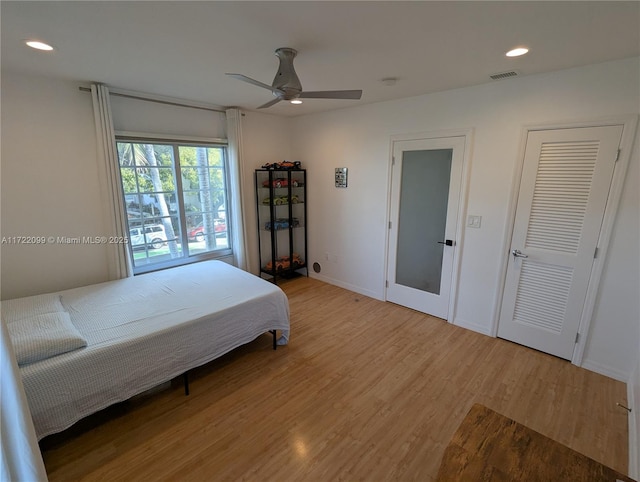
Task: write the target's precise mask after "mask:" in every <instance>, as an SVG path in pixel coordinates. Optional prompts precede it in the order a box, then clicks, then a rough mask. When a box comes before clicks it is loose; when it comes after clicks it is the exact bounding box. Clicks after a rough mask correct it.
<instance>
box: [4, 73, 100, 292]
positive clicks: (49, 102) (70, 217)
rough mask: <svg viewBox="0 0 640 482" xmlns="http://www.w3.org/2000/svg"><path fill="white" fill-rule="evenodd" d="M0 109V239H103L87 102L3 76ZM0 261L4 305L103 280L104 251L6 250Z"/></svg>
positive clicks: (70, 86)
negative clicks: (0, 175)
mask: <svg viewBox="0 0 640 482" xmlns="http://www.w3.org/2000/svg"><path fill="white" fill-rule="evenodd" d="M1 102H2V181H1V182H2V185H1V196H2V226H1V234H2V237H3V238H4V237H12V236H45V237H50V236H53V237H54V238H57V237H58V236H63V237H77V236H102V235H104V234H105V232H104V222H103V221H104V218H103V210H102V207H101V203H102V201H101V199H100V192H101V189H100V184H99V179H98V165H97V162H96V138H95V128H94V123H93V108H92V105H91V95H90V94H87V93H86V92H80V91H79V90H78V83H77V82H67V81H60V80H51V79H40V78H34V77H29V76H19V75H10V74H7V73H6V72H4V71H3V73H2V99H1ZM5 241H6V240H5ZM0 255H1V261H2V299H7V298H14V297H19V296H27V295H31V294H37V293H43V292H48V291H55V290H60V289H65V288H72V287H75V286H80V285H83V284H88V283H97V282H100V281H104V280H106V279H107V253H106V250H105V247H104V246H102V245H89V244H82V245H64V244H56V243H51V242H47V244H44V245H27V244H21V245H15V244H6V243H4V244H2V246H1V248H0Z"/></svg>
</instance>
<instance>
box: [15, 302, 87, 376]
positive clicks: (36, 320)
mask: <svg viewBox="0 0 640 482" xmlns="http://www.w3.org/2000/svg"><path fill="white" fill-rule="evenodd" d="M7 328H8V330H9V338H10V339H11V343H12V344H13V349H14V351H15V354H16V359H17V361H18V365H26V364H27V363H33V362H37V361H39V360H44V359H45V358H50V357H53V356H56V355H60V354H62V353H66V352H69V351H72V350H77V349H78V348H82V347H85V346H87V341H86V340H85V339H84V338H82V335H81V334H80V332H79V331H78V329H77V328H76V327H75V326H73V323H72V322H71V318H70V317H69V313H67V312H66V311H62V312H56V313H43V314H41V315H36V316H33V317H31V318H23V319H22V320H18V321H14V322H13V323H7Z"/></svg>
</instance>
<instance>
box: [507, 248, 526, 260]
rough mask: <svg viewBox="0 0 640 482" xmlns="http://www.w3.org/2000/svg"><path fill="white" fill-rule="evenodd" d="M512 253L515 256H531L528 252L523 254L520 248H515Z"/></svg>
mask: <svg viewBox="0 0 640 482" xmlns="http://www.w3.org/2000/svg"><path fill="white" fill-rule="evenodd" d="M511 254H512V255H513V257H514V258H528V257H529V256H527V255H526V254H522V251H520V250H519V249H514V250H513V251H511Z"/></svg>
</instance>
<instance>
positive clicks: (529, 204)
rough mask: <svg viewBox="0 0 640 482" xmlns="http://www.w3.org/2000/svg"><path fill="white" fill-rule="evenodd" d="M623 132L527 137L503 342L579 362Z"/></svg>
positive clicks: (579, 130) (571, 132) (505, 296)
mask: <svg viewBox="0 0 640 482" xmlns="http://www.w3.org/2000/svg"><path fill="white" fill-rule="evenodd" d="M621 136H622V126H603V127H588V128H576V129H554V130H546V131H531V132H529V134H528V136H527V145H526V149H525V155H524V165H523V170H522V178H521V183H520V192H519V196H518V204H517V208H516V218H515V223H514V229H513V236H512V239H511V249H510V254H509V263H508V266H507V277H506V283H505V287H504V294H503V300H502V308H501V311H500V321H499V326H498V336H499V337H500V338H505V339H507V340H511V341H514V342H516V343H520V344H522V345H526V346H529V347H531V348H535V349H537V350H540V351H543V352H546V353H550V354H552V355H556V356H558V357H561V358H565V359H571V357H572V355H573V350H574V346H575V343H576V340H577V333H578V328H579V325H580V318H581V316H582V311H583V307H584V303H585V298H586V294H587V288H588V284H589V279H590V275H591V269H592V266H593V261H594V258H595V252H596V247H597V244H598V238H599V235H600V227H601V225H602V218H603V216H604V211H605V207H606V203H607V197H608V194H609V187H610V185H611V179H612V176H613V171H614V167H615V162H616V157H617V153H618V147H619V144H620V139H621Z"/></svg>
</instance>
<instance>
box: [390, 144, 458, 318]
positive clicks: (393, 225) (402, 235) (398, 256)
mask: <svg viewBox="0 0 640 482" xmlns="http://www.w3.org/2000/svg"><path fill="white" fill-rule="evenodd" d="M464 146H465V138H464V137H461V136H460V137H437V138H426V139H420V138H418V139H410V140H399V141H394V143H393V164H392V171H391V199H390V206H389V207H390V212H389V215H390V221H391V222H390V223H389V230H390V231H389V251H388V255H387V283H386V287H387V293H386V294H387V300H388V301H392V302H393V303H398V304H399V305H403V306H407V307H409V308H412V309H414V310H418V311H422V312H423V313H429V314H430V315H434V316H437V317H438V318H443V319H445V320H446V319H448V316H449V301H450V299H451V289H452V276H453V265H454V256H455V252H456V249H457V246H456V232H457V229H458V228H457V223H458V221H457V220H458V209H459V205H460V192H461V185H462V170H463V162H464Z"/></svg>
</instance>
